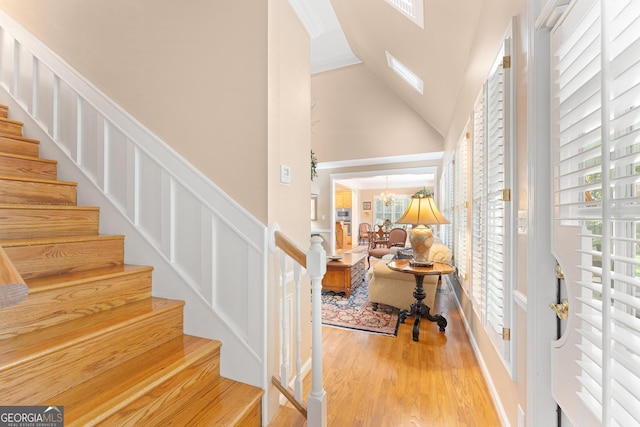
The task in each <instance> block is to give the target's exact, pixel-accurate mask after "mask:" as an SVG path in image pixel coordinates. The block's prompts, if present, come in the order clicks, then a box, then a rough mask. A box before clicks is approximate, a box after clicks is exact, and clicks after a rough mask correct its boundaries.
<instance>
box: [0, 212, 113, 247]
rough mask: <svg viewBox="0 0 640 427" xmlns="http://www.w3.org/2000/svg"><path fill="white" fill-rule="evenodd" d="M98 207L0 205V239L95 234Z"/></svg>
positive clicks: (98, 217) (97, 225)
mask: <svg viewBox="0 0 640 427" xmlns="http://www.w3.org/2000/svg"><path fill="white" fill-rule="evenodd" d="M99 221H100V211H98V210H97V209H82V208H77V209H65V208H63V209H55V208H52V209H22V208H16V209H14V208H10V207H6V208H1V207H0V239H5V240H12V239H37V238H41V237H67V236H95V235H97V234H98V228H99Z"/></svg>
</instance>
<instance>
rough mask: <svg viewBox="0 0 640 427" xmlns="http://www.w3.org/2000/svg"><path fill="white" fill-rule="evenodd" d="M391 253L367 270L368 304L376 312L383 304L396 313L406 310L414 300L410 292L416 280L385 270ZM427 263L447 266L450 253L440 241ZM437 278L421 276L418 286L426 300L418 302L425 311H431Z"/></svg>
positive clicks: (435, 244) (390, 258)
mask: <svg viewBox="0 0 640 427" xmlns="http://www.w3.org/2000/svg"><path fill="white" fill-rule="evenodd" d="M392 249H395V250H392V251H391V253H389V254H388V255H385V256H384V257H382V259H381V260H380V261H378V262H377V263H376V264H375V265H374V266H373V267H372V268H371V270H370V274H369V301H370V302H371V303H372V304H373V309H374V310H377V309H378V304H386V305H390V306H392V307H397V308H399V309H405V310H409V308H410V307H411V304H413V303H414V302H415V301H416V299H415V297H414V296H413V291H414V290H415V288H416V280H415V277H414V276H413V274H407V273H401V272H399V271H393V270H391V269H390V268H389V267H387V263H388V262H389V261H391V260H392V259H393V258H394V257H395V255H396V252H397V249H396V248H392ZM429 260H431V261H437V262H450V261H451V251H450V250H449V248H448V247H447V246H445V245H444V244H442V242H440V241H436V242H434V244H433V246H432V247H431V251H430V252H429ZM439 279H440V276H425V277H424V282H423V283H422V286H423V288H424V293H425V294H426V297H425V299H424V300H422V302H423V303H424V304H425V305H427V306H428V307H429V308H433V306H434V304H435V299H436V290H437V288H438V280H439Z"/></svg>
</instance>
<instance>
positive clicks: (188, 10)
mask: <svg viewBox="0 0 640 427" xmlns="http://www.w3.org/2000/svg"><path fill="white" fill-rule="evenodd" d="M0 7H1V8H2V9H4V10H5V11H7V12H8V13H9V14H10V15H12V16H13V17H14V18H15V19H16V20H17V21H18V22H20V23H21V24H22V25H23V26H24V27H25V28H26V29H27V30H29V31H30V32H32V33H33V34H34V35H35V36H36V37H38V38H40V39H41V40H43V41H45V42H46V43H47V44H48V45H49V47H50V48H52V49H53V50H54V51H55V52H56V53H58V54H59V55H60V56H61V57H62V58H63V59H64V60H65V61H67V62H68V63H69V64H70V65H71V66H72V67H74V68H75V69H76V70H78V72H79V73H80V74H81V75H83V76H85V77H86V78H87V79H88V80H89V81H91V82H92V83H93V84H94V85H96V86H97V87H98V88H99V89H100V90H102V91H103V92H105V93H106V94H107V95H108V96H109V97H111V98H112V99H113V100H114V101H115V102H116V103H118V104H119V105H120V106H121V107H123V108H124V109H125V110H126V111H127V112H129V113H130V114H131V115H132V116H133V117H135V118H136V119H137V120H138V121H139V122H141V123H142V124H143V125H145V126H146V127H147V128H148V129H150V130H151V131H152V132H153V133H155V134H156V135H157V136H158V137H160V138H161V139H162V140H164V141H165V142H166V143H167V144H168V145H170V146H171V147H172V148H173V149H175V150H176V151H177V152H179V153H180V154H181V155H182V156H183V157H185V158H186V159H187V160H188V161H189V162H191V163H192V164H193V165H194V166H196V167H197V168H198V169H200V170H201V171H202V172H203V173H204V174H205V175H206V176H208V177H209V178H211V179H212V181H214V182H215V183H216V184H217V185H219V186H220V187H221V188H222V189H223V190H224V191H226V192H227V193H229V194H230V195H231V196H232V197H233V198H234V199H236V200H237V201H238V202H239V203H240V204H241V205H243V206H244V207H245V208H247V209H248V210H249V211H250V212H251V213H252V214H254V215H255V216H256V217H257V218H258V219H260V220H261V221H263V222H265V223H266V221H267V196H268V192H267V179H266V178H267V163H266V161H265V159H266V156H267V2H261V1H251V2H249V1H246V0H244V1H232V2H212V1H209V0H192V1H189V2H187V3H184V2H176V1H169V0H137V1H135V2H131V1H127V0H111V1H87V0H57V1H55V2H53V1H51V2H49V1H47V2H43V1H35V0H0ZM239 171H241V172H242V173H241V174H239Z"/></svg>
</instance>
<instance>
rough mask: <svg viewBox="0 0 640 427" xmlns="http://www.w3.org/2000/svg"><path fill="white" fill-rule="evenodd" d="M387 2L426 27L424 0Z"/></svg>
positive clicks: (417, 23) (419, 24)
mask: <svg viewBox="0 0 640 427" xmlns="http://www.w3.org/2000/svg"><path fill="white" fill-rule="evenodd" d="M387 3H389V4H390V5H391V6H393V7H395V8H396V9H398V10H399V11H400V13H402V14H403V15H405V16H406V17H407V18H409V19H411V20H412V21H413V22H414V23H415V24H416V25H417V26H418V27H420V28H422V29H424V0H387Z"/></svg>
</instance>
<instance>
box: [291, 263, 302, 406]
mask: <svg viewBox="0 0 640 427" xmlns="http://www.w3.org/2000/svg"><path fill="white" fill-rule="evenodd" d="M301 270H302V268H301V267H300V264H298V263H297V262H294V265H293V279H294V280H295V283H296V314H295V316H296V381H295V385H294V395H295V397H296V400H297V401H298V402H302V356H301V354H300V353H302V351H301V349H302V321H301V320H300V318H301V316H300V311H301V304H300V294H301V291H300V275H301Z"/></svg>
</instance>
